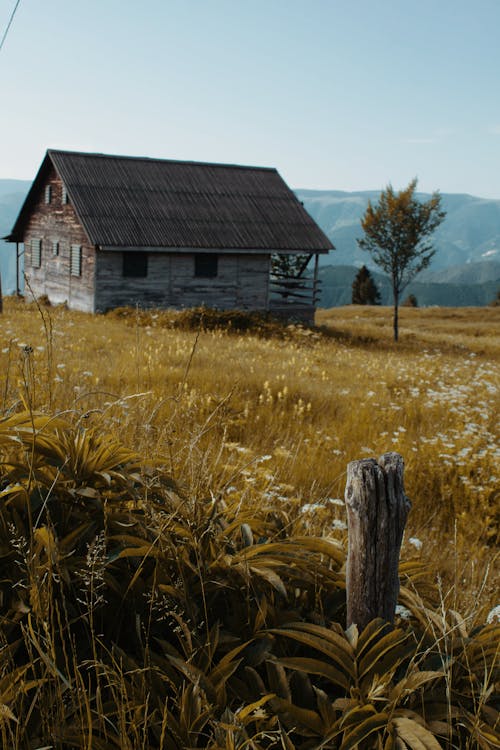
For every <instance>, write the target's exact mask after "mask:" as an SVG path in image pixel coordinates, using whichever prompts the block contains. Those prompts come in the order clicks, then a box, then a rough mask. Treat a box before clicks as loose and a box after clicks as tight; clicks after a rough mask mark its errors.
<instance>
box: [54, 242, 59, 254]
mask: <svg viewBox="0 0 500 750" xmlns="http://www.w3.org/2000/svg"><path fill="white" fill-rule="evenodd" d="M52 255H59V243H58V242H57V241H56V240H54V241H53V242H52Z"/></svg>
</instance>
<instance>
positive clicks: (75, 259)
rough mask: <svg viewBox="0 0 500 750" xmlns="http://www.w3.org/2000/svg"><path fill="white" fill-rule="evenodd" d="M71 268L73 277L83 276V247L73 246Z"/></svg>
mask: <svg viewBox="0 0 500 750" xmlns="http://www.w3.org/2000/svg"><path fill="white" fill-rule="evenodd" d="M69 266H70V274H71V275H72V276H81V275H82V247H81V245H71V249H70V260H69Z"/></svg>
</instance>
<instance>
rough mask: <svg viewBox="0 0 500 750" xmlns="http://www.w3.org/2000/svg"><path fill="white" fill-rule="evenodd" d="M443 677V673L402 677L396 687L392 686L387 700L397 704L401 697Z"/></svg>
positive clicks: (414, 674)
mask: <svg viewBox="0 0 500 750" xmlns="http://www.w3.org/2000/svg"><path fill="white" fill-rule="evenodd" d="M444 676H445V675H444V673H443V672H413V674H410V675H408V676H407V677H403V679H402V680H400V681H399V682H398V683H397V685H394V687H393V689H392V690H391V692H390V694H389V700H390V701H391V702H393V703H397V702H398V701H399V700H400V699H401V698H402V697H404V696H405V695H408V694H409V693H413V692H414V691H415V690H418V688H420V687H421V686H422V685H425V684H426V683H427V682H430V681H431V680H437V679H439V678H442V677H444Z"/></svg>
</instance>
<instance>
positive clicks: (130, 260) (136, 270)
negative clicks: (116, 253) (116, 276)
mask: <svg viewBox="0 0 500 750" xmlns="http://www.w3.org/2000/svg"><path fill="white" fill-rule="evenodd" d="M123 275H124V276H135V277H144V276H147V275H148V254H147V253H123Z"/></svg>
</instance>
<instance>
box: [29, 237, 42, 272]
mask: <svg viewBox="0 0 500 750" xmlns="http://www.w3.org/2000/svg"><path fill="white" fill-rule="evenodd" d="M41 265H42V240H38V239H36V240H35V239H32V240H31V266H32V268H40V266H41Z"/></svg>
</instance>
